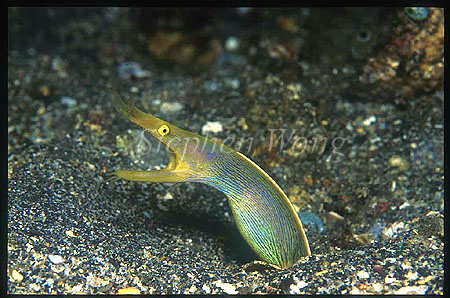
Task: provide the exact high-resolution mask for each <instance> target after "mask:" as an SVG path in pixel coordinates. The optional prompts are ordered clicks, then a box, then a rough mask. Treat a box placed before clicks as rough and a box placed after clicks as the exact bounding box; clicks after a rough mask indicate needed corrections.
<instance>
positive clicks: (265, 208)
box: [113, 94, 310, 268]
mask: <svg viewBox="0 0 450 298" xmlns="http://www.w3.org/2000/svg"><path fill="white" fill-rule="evenodd" d="M113 104H114V105H115V106H116V108H117V109H118V110H119V111H120V112H121V113H123V114H124V115H125V116H126V117H127V118H128V119H130V120H131V121H132V122H134V123H136V124H138V125H140V126H141V127H142V128H144V129H145V130H147V131H148V132H149V133H150V134H151V135H152V136H153V137H155V138H156V139H157V140H159V141H160V142H162V143H163V144H164V145H165V146H166V147H167V149H168V152H169V157H170V161H169V164H168V165H167V166H166V168H164V169H161V170H155V171H116V172H114V174H115V175H116V176H117V177H119V178H123V179H126V180H131V181H143V182H200V183H204V184H207V185H210V186H212V187H214V188H216V189H218V190H219V191H221V192H222V193H224V194H225V195H226V197H227V198H228V202H229V204H230V207H231V210H232V212H233V217H234V219H235V223H236V225H237V227H238V229H239V231H240V233H241V235H242V236H243V238H244V239H245V240H246V241H247V242H248V244H249V245H250V247H251V248H252V249H253V250H254V251H255V252H256V253H257V254H258V256H260V257H261V258H262V259H263V260H264V261H266V262H268V263H270V264H272V265H274V266H276V267H279V268H287V267H290V266H292V265H293V264H295V262H296V261H298V259H299V258H301V257H303V256H308V255H310V249H309V244H308V240H307V238H306V235H305V232H304V230H303V227H302V224H301V222H300V219H299V217H298V215H297V213H296V212H295V210H294V209H293V207H292V204H291V203H290V201H289V199H288V198H287V196H286V194H285V193H284V192H283V191H282V190H281V188H280V187H279V186H278V185H277V184H276V183H275V181H273V179H272V178H270V177H269V175H267V174H266V173H265V172H264V171H263V170H262V169H261V168H260V167H259V166H258V165H256V164H255V163H254V162H253V161H251V160H250V159H249V158H247V157H246V156H245V155H243V154H242V153H240V152H237V151H235V150H233V149H232V148H230V147H228V146H225V145H224V144H221V143H219V142H216V141H214V140H212V139H209V138H205V137H202V136H200V135H197V134H194V133H192V132H189V131H186V130H183V129H180V128H178V127H176V126H174V125H172V124H170V123H168V122H166V121H164V120H161V119H159V118H156V117H154V116H152V115H149V114H146V113H144V112H142V111H140V110H139V109H137V108H136V107H135V106H134V105H133V103H132V102H131V103H130V105H126V104H125V103H123V102H122V101H121V99H120V97H119V96H118V94H115V95H114V96H113Z"/></svg>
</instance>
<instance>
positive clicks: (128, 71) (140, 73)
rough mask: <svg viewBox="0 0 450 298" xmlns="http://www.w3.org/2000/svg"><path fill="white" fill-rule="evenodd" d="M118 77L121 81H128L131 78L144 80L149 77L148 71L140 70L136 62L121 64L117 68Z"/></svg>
mask: <svg viewBox="0 0 450 298" xmlns="http://www.w3.org/2000/svg"><path fill="white" fill-rule="evenodd" d="M117 70H118V72H119V76H120V77H121V78H122V79H129V78H131V77H135V78H145V77H148V76H149V75H150V72H149V71H148V70H144V69H142V67H141V65H140V64H139V63H137V62H123V63H120V64H119V65H118V66H117Z"/></svg>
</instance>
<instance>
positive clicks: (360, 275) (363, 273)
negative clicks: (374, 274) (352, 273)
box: [356, 270, 369, 279]
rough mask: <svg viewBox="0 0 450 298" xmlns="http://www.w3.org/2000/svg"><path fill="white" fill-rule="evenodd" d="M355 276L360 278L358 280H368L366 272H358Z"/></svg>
mask: <svg viewBox="0 0 450 298" xmlns="http://www.w3.org/2000/svg"><path fill="white" fill-rule="evenodd" d="M356 275H357V276H358V278H360V279H368V278H369V273H368V272H366V271H364V270H361V271H358V272H357V273H356Z"/></svg>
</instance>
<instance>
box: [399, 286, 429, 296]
mask: <svg viewBox="0 0 450 298" xmlns="http://www.w3.org/2000/svg"><path fill="white" fill-rule="evenodd" d="M427 290H428V286H426V285H423V286H408V287H403V288H400V289H398V290H397V291H395V292H394V293H393V294H395V295H407V294H417V295H424V294H425V293H426V291H427Z"/></svg>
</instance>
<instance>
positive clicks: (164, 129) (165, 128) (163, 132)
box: [158, 124, 169, 136]
mask: <svg viewBox="0 0 450 298" xmlns="http://www.w3.org/2000/svg"><path fill="white" fill-rule="evenodd" d="M158 133H159V134H160V135H161V136H165V135H167V134H168V133H169V127H168V126H167V125H165V124H164V125H161V126H160V127H159V128H158Z"/></svg>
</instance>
